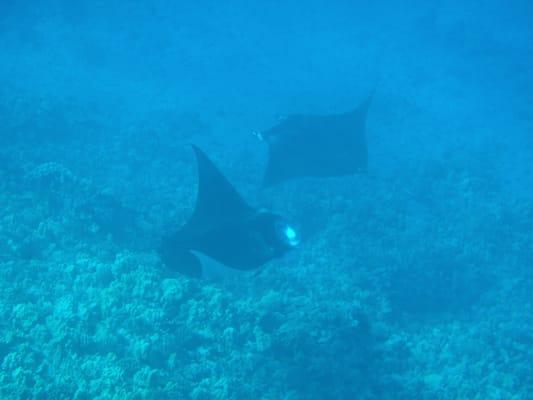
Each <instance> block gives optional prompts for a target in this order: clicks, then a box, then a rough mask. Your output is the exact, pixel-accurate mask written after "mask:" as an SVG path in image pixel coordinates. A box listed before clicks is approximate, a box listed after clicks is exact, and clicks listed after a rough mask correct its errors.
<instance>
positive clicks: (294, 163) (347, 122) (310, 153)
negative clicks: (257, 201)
mask: <svg viewBox="0 0 533 400" xmlns="http://www.w3.org/2000/svg"><path fill="white" fill-rule="evenodd" d="M372 97H373V95H372V94H371V95H370V96H369V97H368V98H367V99H366V100H365V101H364V102H363V103H362V104H361V105H359V107H357V108H356V109H354V110H352V111H348V112H345V113H342V114H333V115H307V114H295V115H290V116H289V117H287V118H286V119H284V120H283V121H281V122H280V123H279V124H278V125H276V126H274V127H273V128H271V129H269V130H266V131H264V132H261V133H256V136H257V137H258V138H259V139H260V140H263V141H265V142H266V143H267V144H268V153H269V157H268V164H267V168H266V172H265V175H264V178H263V186H265V187H267V186H272V185H275V184H278V183H281V182H284V181H287V180H289V179H292V178H298V177H317V178H321V177H332V176H343V175H351V174H354V173H357V172H364V171H365V170H366V167H367V158H368V155H367V146H366V135H365V124H366V115H367V111H368V108H369V107H370V103H371V101H372Z"/></svg>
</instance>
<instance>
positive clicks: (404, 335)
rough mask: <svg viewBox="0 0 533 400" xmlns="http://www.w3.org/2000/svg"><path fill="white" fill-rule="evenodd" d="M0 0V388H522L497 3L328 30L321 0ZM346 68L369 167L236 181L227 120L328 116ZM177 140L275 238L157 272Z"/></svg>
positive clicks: (523, 99) (522, 61)
mask: <svg viewBox="0 0 533 400" xmlns="http://www.w3.org/2000/svg"><path fill="white" fill-rule="evenodd" d="M4 3H5V4H4ZM4 3H1V4H0V11H1V12H0V46H1V49H2V61H3V62H2V63H0V82H1V85H0V122H1V131H0V398H2V399H91V400H92V399H99V400H103V399H115V400H116V399H157V400H159V399H163V400H164V399H192V400H207V399H235V400H237V399H239V400H240V399H266V400H279V399H286V400H307V399H338V400H345V399H361V400H365V399H366V400H378V399H380V400H381V399H385V400H387V399H390V400H393V399H394V400H396V399H399V400H411V399H422V400H452V399H453V400H455V399H468V400H471V399H473V400H530V399H531V398H532V393H533V296H532V293H533V203H532V201H531V196H530V195H531V187H530V186H528V185H527V184H521V183H523V181H521V180H520V179H517V178H516V177H517V176H518V172H520V173H522V174H524V175H525V176H526V177H527V175H528V174H529V175H531V168H530V167H529V173H528V167H524V165H525V163H526V162H531V161H530V155H531V151H530V150H531V140H530V139H529V140H524V141H523V142H520V140H522V139H520V140H518V139H517V138H518V137H519V136H520V135H521V134H523V135H524V137H525V136H526V135H527V133H528V132H531V127H532V122H531V121H532V120H531V113H530V105H531V100H530V91H529V90H527V88H529V87H531V78H530V75H531V74H530V68H529V61H528V60H529V59H528V57H526V56H527V55H528V54H529V55H530V54H531V50H530V47H531V44H530V41H528V40H527V39H528V37H529V36H528V35H527V34H524V33H523V32H522V31H521V29H520V26H521V25H520V23H519V22H518V21H517V19H516V18H513V19H512V21H513V23H512V24H509V25H508V28H507V29H503V28H502V25H497V24H496V22H498V21H499V19H498V17H499V14H498V15H496V14H493V15H492V16H491V15H490V13H489V12H488V11H487V12H486V13H485V15H484V16H483V18H478V16H479V15H480V14H479V10H478V8H479V7H480V6H479V5H477V3H476V5H474V3H468V4H466V3H465V4H464V9H460V8H454V4H453V2H449V3H450V4H448V2H438V3H439V4H440V3H443V4H441V6H442V7H441V8H438V7H437V8H438V9H437V10H434V9H433V8H434V5H433V3H431V2H430V3H431V4H429V3H428V6H427V8H428V9H426V6H421V5H419V6H418V7H415V8H407V7H406V6H405V4H404V3H403V2H402V3H401V4H398V5H397V9H393V10H392V11H391V12H390V13H391V15H390V18H389V20H388V22H387V23H384V24H377V23H376V22H375V21H380V19H379V18H377V17H376V18H375V19H372V18H368V21H367V20H366V19H365V18H363V17H364V16H363V17H362V19H361V21H360V23H359V24H353V22H352V20H351V19H349V18H347V19H346V18H344V17H345V14H344V13H341V15H340V18H338V21H337V18H336V17H335V16H334V15H333V14H334V11H332V10H333V7H332V8H331V10H330V8H329V5H328V8H327V10H329V11H331V13H332V15H330V14H328V12H329V11H328V12H326V10H324V11H323V13H324V14H327V15H326V17H327V18H326V19H325V20H324V21H323V24H322V25H320V24H319V26H320V28H321V29H319V30H317V31H315V30H314V25H313V24H309V23H308V21H313V18H315V17H316V16H317V15H318V14H317V10H319V9H321V8H316V10H313V8H312V7H310V8H309V9H302V8H301V7H296V8H295V9H294V10H292V11H291V10H284V11H285V12H286V16H285V17H284V19H283V18H282V19H283V23H282V24H281V23H278V17H280V10H279V9H278V7H277V6H276V4H274V3H273V6H272V7H271V8H268V9H267V10H266V11H268V13H265V14H258V13H257V12H256V11H255V9H254V8H253V7H252V8H250V9H248V8H247V7H238V6H237V3H235V4H236V5H235V6H234V7H233V8H232V7H228V8H226V7H225V6H224V7H220V8H216V7H215V6H214V5H215V3H216V2H207V3H208V5H209V7H211V8H215V9H214V10H211V8H210V10H211V11H212V13H205V14H204V13H200V16H199V17H198V16H196V17H195V18H191V16H192V17H194V14H195V11H194V10H192V11H191V10H189V9H188V8H185V9H184V10H178V11H183V13H184V14H183V16H182V15H181V14H179V13H171V12H169V11H168V7H170V3H169V2H159V3H161V4H159V3H158V4H159V6H157V4H156V3H157V2H146V3H143V2H131V4H129V7H126V8H124V7H123V4H122V3H120V2H117V3H113V2H111V3H113V4H111V3H110V2H103V1H95V2H92V3H91V4H92V5H93V6H91V7H80V8H77V7H75V6H72V5H74V4H75V3H74V2H57V1H56V2H50V4H45V3H42V4H41V3H39V4H41V5H40V6H39V4H37V3H38V2H28V4H29V5H28V6H27V7H26V8H28V10H23V12H21V11H18V13H17V12H15V11H12V10H13V9H15V8H16V7H15V3H14V2H4ZM34 3H35V4H34ZM108 3H109V4H108ZM421 3H422V2H421ZM445 3H446V4H448V5H446V4H445ZM458 3H459V2H458ZM43 4H44V5H43ZM154 4H156V5H154ZM250 4H251V3H250ZM435 7H436V6H435ZM483 7H484V10H483V11H486V10H489V9H490V7H489V6H487V5H485V4H484V5H483ZM108 8H109V9H110V10H111V12H110V14H109V15H107V14H108V12H105V10H106V9H108ZM365 9H366V7H365ZM158 10H159V11H158ZM361 10H362V11H364V10H363V9H361ZM381 14H382V10H378V13H377V14H376V15H381ZM147 15H148V16H150V15H151V16H152V18H153V19H154V20H155V21H157V27H161V29H160V30H158V29H155V28H154V26H153V21H152V25H151V24H150V18H148V17H147ZM284 15H285V14H284ZM510 15H511V16H512V13H511V14H510ZM523 15H527V14H526V13H523ZM213 16H216V18H213ZM305 16H307V18H305ZM281 17H283V15H281ZM501 17H502V18H503V19H505V18H506V16H505V15H504V13H502V15H501ZM331 18H333V19H332V20H334V21H337V22H338V23H339V24H340V25H335V26H334V27H332V25H331ZM363 19H365V21H363ZM268 21H270V22H268ZM317 21H318V22H320V18H319V19H318V20H317ZM369 21H370V22H369ZM363 22H364V23H363ZM343 24H347V26H348V28H349V31H348V30H343V29H344V28H346V26H344V25H343ZM365 24H366V25H365ZM375 24H377V25H378V28H379V31H377V30H376V29H375V26H374V25H375ZM529 25H530V24H529V21H528V22H527V26H529ZM480 26H481V27H480ZM496 28H498V29H500V30H501V33H499V31H498V29H496ZM310 30H312V32H311V31H310ZM352 30H353V32H352ZM241 31H245V32H249V33H250V35H241V33H240V32H241ZM152 34H153V35H152ZM254 35H255V36H254ZM168 38H174V39H175V42H172V40H169V39H168ZM176 38H177V39H176ZM413 38H414V39H413ZM215 39H216V40H215ZM234 43H237V46H235V45H234ZM311 43H312V46H311ZM354 43H355V45H354ZM332 44H335V45H336V46H337V48H335V47H334V46H333V45H332ZM232 46H234V47H232ZM343 46H344V47H343ZM376 49H377V50H376ZM495 49H496V51H495ZM374 53H380V54H381V55H380V56H379V57H378V56H376V54H374ZM178 56H180V57H183V58H180V57H178ZM173 57H175V58H173ZM380 57H381V59H382V61H381V62H379V59H380ZM123 60H125V61H124V62H123ZM129 61H135V63H133V62H129ZM143 62H145V63H143ZM227 64H229V66H230V67H228V65H227ZM378 64H380V66H379V67H378V66H377V65H378ZM480 66H482V67H480ZM178 67H180V68H178ZM223 67H224V68H226V67H228V71H226V75H224V74H221V71H222V70H223ZM176 68H178V71H176ZM365 69H369V70H371V72H372V74H370V75H372V76H371V78H368V75H369V74H365V73H364V72H365V71H363V70H365ZM374 69H376V70H377V69H381V77H380V78H379V79H376V77H375V75H374ZM366 72H368V71H366ZM376 74H377V73H376ZM221 75H222V77H223V79H220V76H221ZM238 78H239V79H242V80H239V79H238ZM370 81H371V83H372V84H374V85H375V90H376V93H375V99H374V104H373V105H372V108H371V109H370V114H369V118H368V139H369V153H370V166H369V172H368V174H365V175H359V176H351V177H344V178H332V179H302V180H295V181H292V182H289V183H287V184H286V185H281V186H278V187H275V188H271V189H267V190H261V189H259V187H260V185H259V181H260V177H261V173H262V170H263V168H264V163H265V154H264V151H263V150H264V148H262V147H261V146H262V145H261V144H258V143H256V142H255V139H253V138H251V135H249V131H251V130H253V129H262V128H266V127H268V125H269V124H271V123H272V121H275V120H276V117H275V115H276V113H279V112H293V111H302V110H304V111H306V112H319V111H320V112H325V111H327V112H333V111H335V112H337V111H339V110H344V109H346V107H347V105H348V104H349V105H350V106H351V105H352V102H353V101H354V98H355V97H357V96H359V95H357V94H356V93H359V94H361V95H360V96H359V97H357V98H358V99H360V98H362V97H363V95H364V94H366V93H367V92H365V90H366V89H368V87H369V86H371V85H370V84H368V85H367V83H368V82H370ZM376 81H377V84H376ZM503 81H504V82H503ZM361 82H363V83H361ZM502 82H503V83H502ZM363 92H365V93H363ZM352 96H355V97H354V98H352ZM315 99H316V100H315ZM524 132H525V133H524ZM515 139H516V141H515ZM191 142H192V143H196V144H199V145H200V146H201V147H202V148H203V149H204V150H205V151H206V152H207V153H208V154H209V155H210V156H211V157H212V158H213V160H214V161H215V163H216V164H217V165H218V166H219V167H220V168H221V170H222V171H223V172H224V173H225V174H226V175H227V176H228V178H229V179H230V180H231V181H232V182H234V183H235V185H236V187H237V188H238V189H239V191H240V192H241V193H242V194H243V196H244V197H245V198H246V199H247V200H248V201H249V202H250V203H251V204H253V205H257V206H265V207H268V208H271V209H273V210H275V211H277V212H280V213H282V214H284V215H287V216H288V217H289V218H290V219H291V220H293V221H295V222H296V223H297V224H298V225H299V226H300V228H301V230H302V234H303V241H302V243H301V245H300V246H299V248H298V249H296V250H295V251H293V252H291V253H289V254H287V256H286V257H283V258H282V259H279V260H275V261H273V262H271V263H269V264H268V265H265V267H264V268H263V269H261V270H260V271H258V272H253V273H250V274H245V275H243V276H238V277H228V278H227V279H225V280H222V281H203V280H192V279H189V278H186V277H184V276H180V275H178V274H175V273H172V272H171V271H168V270H167V269H166V268H165V266H164V265H162V263H161V260H160V259H159V256H158V254H157V251H156V249H157V247H158V243H159V240H160V238H161V236H162V235H163V234H164V233H165V232H168V231H169V230H172V229H176V228H177V227H179V226H180V225H181V224H182V223H183V222H184V221H185V220H186V219H187V217H188V216H189V215H190V212H191V210H192V206H193V202H194V195H195V189H196V169H195V165H194V158H193V155H192V152H191V151H190V148H189V147H188V145H189V143H191ZM517 143H522V145H517ZM513 146H514V147H513ZM509 154H510V155H511V156H510V157H509ZM506 157H507V158H506ZM509 159H511V160H509ZM524 171H525V172H524ZM529 177H530V176H529ZM515 181H516V182H515ZM525 182H527V180H526V181H525ZM517 187H518V188H519V189H521V192H522V193H519V191H518V190H515V189H517ZM524 192H526V194H528V195H529V196H523V193H524Z"/></svg>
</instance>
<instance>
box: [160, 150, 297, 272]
mask: <svg viewBox="0 0 533 400" xmlns="http://www.w3.org/2000/svg"><path fill="white" fill-rule="evenodd" d="M193 149H194V152H195V155H196V160H197V163H198V194H197V198H196V205H195V208H194V212H193V214H192V216H191V218H190V219H189V220H188V222H187V223H186V224H185V225H184V226H183V227H182V228H181V229H180V230H178V231H177V232H175V233H173V234H171V235H169V236H167V237H165V238H164V239H163V241H162V243H161V247H160V255H161V258H162V261H163V262H164V263H165V264H166V265H167V267H169V268H171V269H173V270H176V271H179V272H181V273H183V274H186V275H189V276H193V277H201V276H202V263H201V261H200V259H199V258H198V257H197V255H196V254H195V252H197V253H201V254H203V255H205V256H208V257H209V258H212V259H214V260H216V261H217V262H219V263H221V264H224V265H225V266H227V267H230V268H233V269H238V270H251V269H255V268H258V267H259V266H261V265H262V264H264V263H266V262H267V261H270V260H271V259H273V258H275V257H279V256H281V255H283V254H284V253H285V252H287V251H288V250H289V249H291V248H293V247H294V246H296V245H297V244H298V241H299V239H298V237H297V234H296V231H295V230H294V229H293V228H292V227H291V226H290V225H289V224H288V223H287V222H286V221H285V219H284V218H283V217H281V216H279V215H277V214H274V213H271V212H268V211H264V210H257V209H254V208H252V207H250V206H249V205H248V204H247V203H246V202H245V201H244V200H243V198H242V197H241V196H240V195H239V193H238V192H237V191H236V190H235V188H234V187H233V186H232V185H231V183H229V182H228V180H227V179H226V178H225V177H224V175H222V173H221V172H220V171H219V170H218V169H217V168H216V167H215V165H214V164H213V163H212V162H211V160H210V159H209V158H208V157H207V156H206V155H205V154H204V153H203V152H202V151H201V150H200V149H199V148H198V147H196V146H193Z"/></svg>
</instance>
